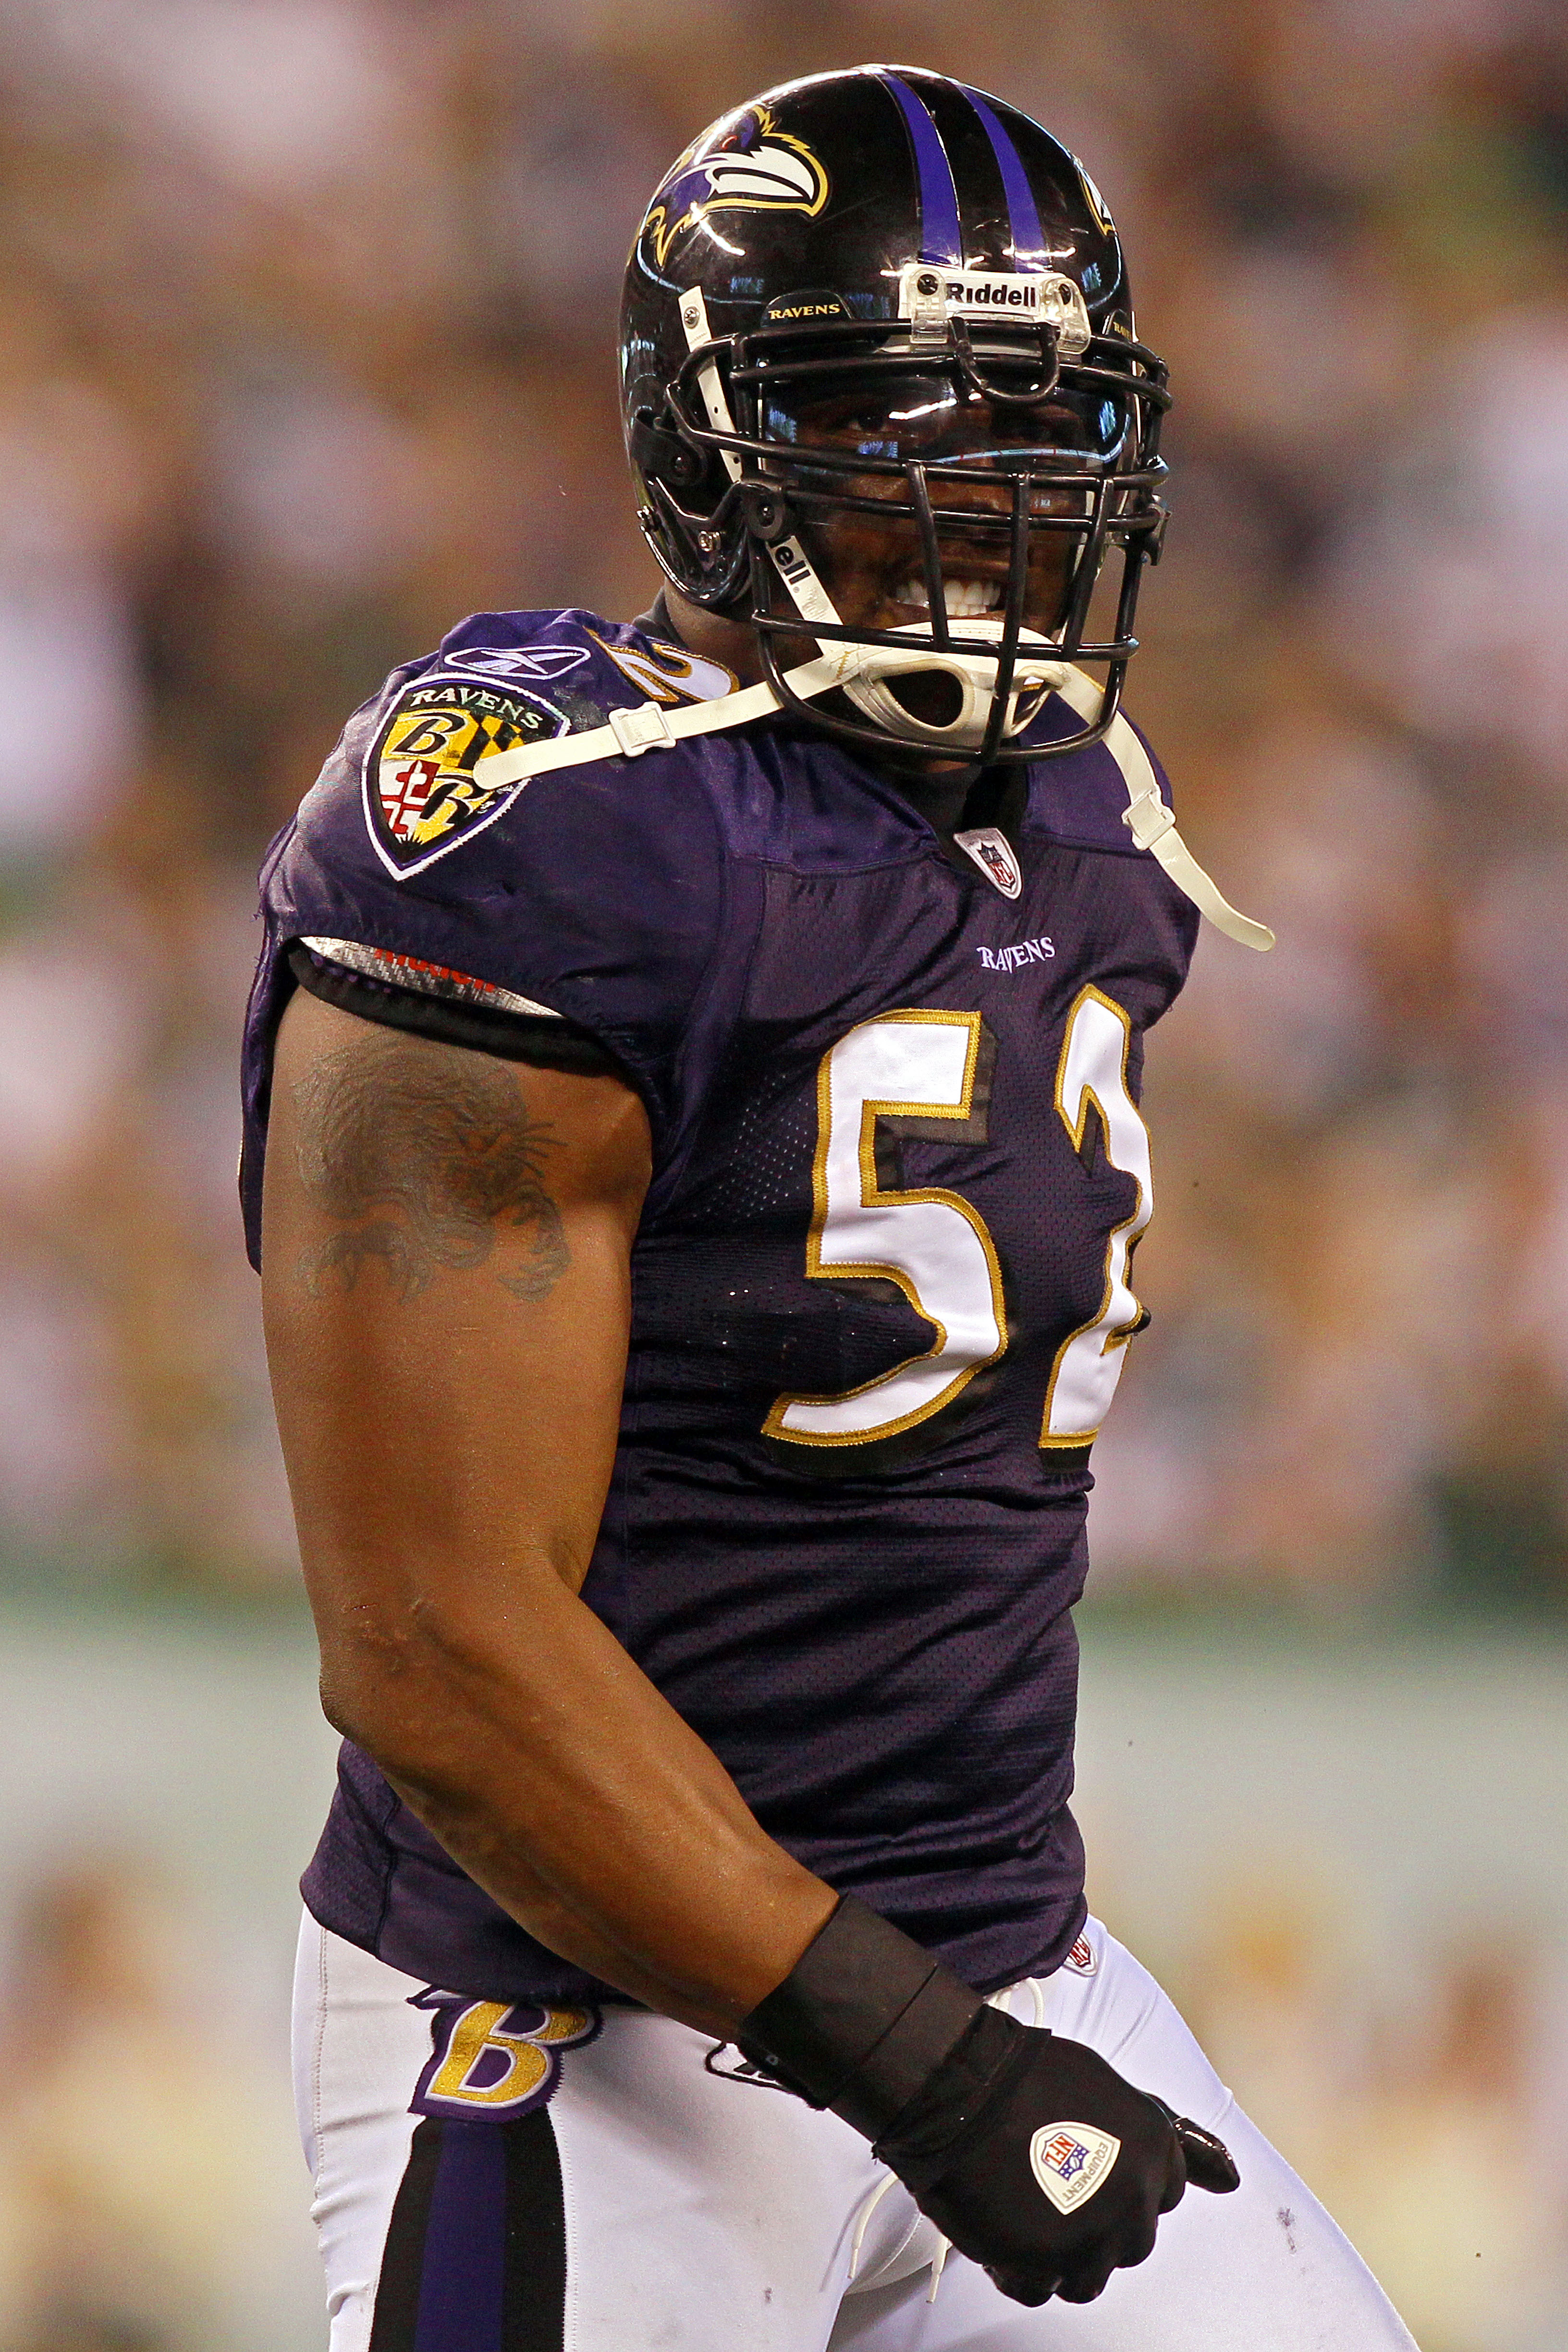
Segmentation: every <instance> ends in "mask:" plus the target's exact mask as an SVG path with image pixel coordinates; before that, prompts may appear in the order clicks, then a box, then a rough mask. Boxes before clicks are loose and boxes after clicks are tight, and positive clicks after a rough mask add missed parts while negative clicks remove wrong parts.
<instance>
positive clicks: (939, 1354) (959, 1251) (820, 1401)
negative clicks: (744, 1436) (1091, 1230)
mask: <svg viewBox="0 0 1568 2352" xmlns="http://www.w3.org/2000/svg"><path fill="white" fill-rule="evenodd" d="M983 1035H984V1032H983V1029H982V1024H981V1017H980V1015H979V1013H942V1012H930V1011H924V1010H918V1011H917V1010H911V1011H909V1012H898V1013H882V1014H880V1015H879V1017H878V1018H877V1019H876V1020H874V1021H866V1022H862V1023H861V1024H860V1025H859V1027H858V1028H856V1029H851V1030H850V1031H849V1032H848V1034H847V1035H846V1036H843V1037H841V1038H840V1039H839V1040H838V1042H837V1045H834V1046H833V1047H831V1049H830V1050H829V1051H828V1052H827V1053H826V1054H825V1055H823V1058H822V1065H821V1068H820V1070H819V1072H818V1074H817V1139H816V1160H815V1162H814V1166H813V1171H812V1189H813V1195H814V1200H813V1213H812V1220H811V1231H810V1234H809V1237H808V1239H807V1242H806V1265H805V1270H806V1273H807V1275H808V1276H812V1277H814V1278H816V1279H818V1280H826V1281H835V1282H842V1281H844V1280H845V1279H847V1278H848V1279H854V1278H855V1277H856V1276H881V1277H882V1279H883V1280H890V1281H892V1282H895V1283H897V1285H898V1286H899V1288H900V1290H901V1291H902V1292H903V1294H904V1296H905V1297H906V1298H907V1299H908V1300H909V1302H910V1306H911V1307H913V1308H914V1310H915V1312H916V1313H917V1314H918V1315H921V1316H922V1317H923V1318H925V1320H926V1321H927V1322H928V1323H929V1324H931V1327H932V1329H933V1332H934V1334H935V1337H934V1339H933V1340H932V1342H931V1347H930V1348H928V1349H926V1351H925V1353H924V1354H923V1355H920V1356H910V1357H909V1358H907V1359H906V1360H905V1361H904V1362H902V1363H900V1364H895V1365H894V1366H893V1367H892V1369H891V1370H889V1371H886V1372H881V1373H879V1375H878V1376H877V1378H876V1379H875V1380H871V1381H865V1382H863V1383H862V1385H861V1386H860V1387H859V1388H856V1389H850V1390H847V1391H846V1392H845V1393H844V1394H842V1395H840V1396H792V1395H785V1396H781V1397H778V1398H776V1399H775V1401H774V1402H773V1410H772V1411H771V1412H770V1413H769V1414H768V1417H767V1420H766V1421H765V1423H763V1428H764V1430H765V1432H766V1433H767V1434H768V1435H769V1436H770V1437H775V1438H782V1439H784V1440H785V1441H786V1442H789V1443H792V1444H797V1445H811V1446H824V1445H831V1446H847V1445H868V1444H875V1443H876V1442H877V1441H878V1440H879V1439H883V1438H889V1437H896V1436H898V1435H900V1433H902V1432H903V1431H904V1430H907V1429H912V1428H913V1427H914V1426H915V1425H916V1424H917V1423H920V1422H922V1421H928V1420H930V1418H931V1415H932V1414H933V1413H938V1412H941V1411H942V1408H943V1406H945V1405H948V1404H951V1403H952V1400H953V1399H954V1398H955V1397H956V1396H957V1395H958V1394H959V1393H960V1391H962V1390H963V1389H964V1388H965V1387H967V1385H968V1383H969V1382H970V1381H972V1380H973V1378H974V1375H975V1374H976V1372H978V1371H981V1370H984V1367H985V1366H986V1365H987V1364H994V1363H995V1362H996V1360H997V1359H998V1358H999V1357H1001V1356H1002V1355H1004V1354H1005V1351H1006V1348H1007V1318H1006V1309H1005V1305H1004V1302H1003V1291H1002V1272H1001V1267H1000V1265H999V1264H998V1261H997V1256H996V1248H995V1244H994V1242H993V1240H992V1238H991V1235H990V1234H989V1233H988V1232H987V1230H986V1227H985V1222H984V1218H983V1217H981V1215H980V1214H979V1213H978V1211H977V1210H975V1209H974V1208H973V1206H972V1205H971V1203H970V1202H967V1201H965V1200H964V1199H963V1197H962V1195H961V1194H959V1193H957V1192H946V1191H943V1190H942V1189H941V1188H940V1187H936V1186H927V1187H922V1188H921V1189H918V1190H915V1191H903V1190H892V1189H888V1188H886V1187H885V1186H884V1185H883V1184H882V1182H881V1181H880V1179H879V1170H878V1155H877V1137H878V1129H879V1123H884V1124H885V1126H886V1128H887V1129H889V1130H891V1131H894V1132H896V1131H898V1129H902V1130H903V1131H904V1132H905V1133H911V1132H912V1133H917V1134H925V1135H935V1136H941V1137H946V1136H948V1135H951V1137H952V1140H953V1141H954V1142H957V1141H960V1140H961V1139H963V1137H964V1134H965V1130H966V1129H967V1130H968V1131H969V1133H970V1134H972V1135H973V1136H974V1137H975V1139H976V1140H978V1139H979V1134H978V1132H977V1130H976V1106H975V1094H976V1082H977V1078H978V1077H979V1075H980V1070H981V1055H982V1043H983ZM1130 1043H1131V1023H1130V1021H1129V1019H1128V1016H1127V1014H1126V1013H1124V1012H1123V1011H1122V1009H1121V1006H1120V1005H1119V1004H1117V1003H1114V1002H1113V1000H1112V999H1111V998H1110V997H1109V996H1106V995H1103V994H1102V993H1101V992H1100V990H1099V989H1098V988H1094V987H1086V988H1084V989H1082V990H1080V991H1079V995H1078V997H1077V999H1076V1001H1075V1003H1074V1004H1073V1008H1072V1011H1071V1012H1070V1013H1069V1014H1068V1023H1067V1031H1066V1034H1065V1035H1064V1037H1063V1040H1062V1049H1061V1055H1060V1057H1059V1059H1058V1065H1057V1085H1056V1107H1057V1111H1058V1116H1059V1118H1061V1121H1062V1123H1063V1125H1064V1126H1065V1127H1066V1129H1067V1131H1068V1135H1069V1136H1070V1137H1071V1139H1072V1143H1073V1149H1074V1150H1075V1151H1079V1150H1081V1149H1082V1147H1083V1141H1084V1137H1085V1133H1086V1129H1087V1125H1088V1119H1089V1108H1090V1106H1091V1105H1092V1106H1093V1108H1095V1109H1096V1110H1097V1111H1098V1112H1099V1114H1100V1131H1101V1134H1102V1136H1103V1138H1104V1143H1105V1152H1106V1157H1107V1159H1108V1160H1110V1164H1111V1166H1112V1167H1113V1168H1116V1169H1119V1170H1121V1172H1122V1173H1123V1174H1125V1175H1128V1176H1131V1178H1132V1180H1133V1181H1134V1183H1135V1185H1136V1186H1137V1198H1136V1201H1135V1203H1134V1206H1133V1210H1132V1213H1131V1216H1129V1217H1126V1218H1124V1219H1123V1220H1122V1222H1121V1223H1120V1224H1118V1225H1116V1226H1114V1227H1113V1228H1112V1230H1111V1232H1110V1236H1109V1238H1108V1240H1107V1243H1106V1250H1105V1281H1104V1291H1103V1296H1102V1297H1101V1300H1100V1311H1099V1313H1098V1314H1097V1315H1096V1316H1095V1317H1094V1318H1092V1319H1091V1320H1090V1321H1089V1322H1087V1323H1085V1324H1083V1325H1081V1326H1080V1327H1079V1329H1078V1330H1076V1331H1073V1332H1071V1333H1069V1335H1068V1338H1067V1339H1065V1340H1064V1341H1063V1342H1062V1344H1061V1346H1060V1347H1059V1348H1058V1350H1057V1355H1056V1360H1055V1362H1054V1363H1053V1365H1052V1367H1051V1374H1050V1379H1049V1381H1048V1382H1047V1389H1046V1400H1045V1412H1044V1414H1043V1416H1042V1421H1041V1427H1040V1444H1042V1445H1043V1446H1047V1447H1064V1448H1066V1447H1082V1446H1085V1445H1087V1444H1089V1442H1090V1440H1091V1439H1092V1438H1093V1437H1094V1435H1095V1434H1096V1433H1097V1431H1098V1430H1099V1428H1100V1423H1101V1422H1102V1421H1103V1420H1104V1418H1105V1415H1106V1412H1107V1411H1108V1409H1109V1407H1110V1400H1111V1397H1112V1395H1113V1394H1114V1393H1115V1389H1116V1382H1117V1379H1118V1377H1119V1375H1120V1373H1121V1363H1122V1355H1123V1350H1124V1349H1125V1346H1126V1343H1127V1341H1128V1339H1130V1338H1131V1335H1132V1333H1133V1332H1134V1331H1135V1330H1136V1329H1137V1328H1138V1326H1139V1324H1140V1323H1141V1321H1142V1308H1141V1307H1140V1306H1139V1304H1138V1301H1137V1299H1136V1298H1135V1297H1133V1295H1132V1291H1131V1286H1130V1284H1129V1279H1128V1277H1129V1272H1130V1267H1131V1256H1132V1252H1133V1249H1134V1248H1135V1246H1136V1244H1137V1243H1138V1240H1139V1237H1140V1235H1141V1234H1142V1232H1143V1230H1144V1228H1145V1227H1146V1226H1147V1224H1148V1223H1149V1219H1150V1216H1151V1215H1152V1212H1153V1206H1154V1194H1153V1182H1152V1176H1151V1173H1150V1166H1149V1131H1148V1129H1147V1128H1146V1127H1145V1126H1144V1124H1143V1121H1142V1118H1140V1117H1139V1114H1138V1108H1137V1106H1136V1104H1135V1103H1134V1102H1133V1100H1132V1097H1131V1095H1130V1094H1129V1092H1128V1089H1127V1055H1128V1047H1129V1045H1130ZM936 1122H942V1124H940V1125H939V1124H936ZM950 1122H951V1124H949V1123H950Z"/></svg>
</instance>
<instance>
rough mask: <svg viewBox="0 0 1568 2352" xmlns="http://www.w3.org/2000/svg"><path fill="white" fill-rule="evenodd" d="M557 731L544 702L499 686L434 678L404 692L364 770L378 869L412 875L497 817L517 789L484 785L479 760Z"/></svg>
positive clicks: (558, 724)
mask: <svg viewBox="0 0 1568 2352" xmlns="http://www.w3.org/2000/svg"><path fill="white" fill-rule="evenodd" d="M566 726H567V721H566V719H565V717H564V715H563V713H562V712H561V711H559V710H557V709H554V708H553V707H552V705H551V704H550V703H548V702H543V701H542V700H541V699H540V698H539V697H538V696H537V695H532V694H525V693H524V692H523V691H522V690H521V688H519V687H516V686H510V685H506V686H503V685H501V684H500V682H499V681H498V682H497V683H496V684H495V685H488V686H487V685H479V684H478V683H476V682H474V681H472V680H470V679H468V678H455V677H443V678H437V679H436V680H434V681H422V682H421V683H420V684H418V685H416V686H406V687H405V688H404V689H403V692H402V693H401V694H400V695H398V696H397V698H395V701H394V703H393V705H392V708H391V709H390V710H389V711H388V712H387V714H386V717H385V718H384V719H383V721H382V723H381V726H380V727H379V729H378V730H377V731H376V736H375V740H374V743H373V744H372V745H371V748H370V751H369V752H368V754H367V755H366V758H365V764H364V811H365V821H366V823H367V824H368V825H369V826H370V834H371V839H372V840H373V841H374V844H375V846H376V850H377V853H378V855H379V856H380V858H381V861H382V863H383V865H384V866H389V867H390V868H391V870H392V872H393V873H394V874H397V875H405V874H417V873H418V872H419V871H420V870H421V869H422V868H423V867H424V866H428V865H430V864H431V862H432V861H433V860H434V859H435V858H437V857H444V856H446V854H447V850H449V849H455V848H456V847H457V845H458V842H459V841H463V840H466V839H467V837H468V835H469V834H471V833H476V832H478V830H479V827H480V826H481V825H483V824H489V822H490V821H491V819H492V818H495V817H498V816H500V813H501V811H502V810H503V809H504V808H505V807H506V805H507V803H509V802H510V800H511V799H512V797H513V795H514V794H515V793H519V792H521V789H522V787H521V783H519V782H504V783H500V784H487V783H486V782H485V766H486V763H487V761H492V760H494V758H495V757H496V755H497V753H498V752H501V751H519V750H521V747H522V746H523V745H524V744H526V743H537V742H542V741H543V740H546V739H547V738H549V737H551V736H555V735H562V734H564V733H565V731H566Z"/></svg>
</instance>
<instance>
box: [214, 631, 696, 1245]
mask: <svg viewBox="0 0 1568 2352" xmlns="http://www.w3.org/2000/svg"><path fill="white" fill-rule="evenodd" d="M470 634H471V632H470ZM450 642H451V641H450V640H448V644H450ZM545 650H548V648H546V649H545ZM534 657H535V658H538V650H537V649H536V650H535V655H534ZM497 658H498V660H499V655H498V656H497ZM519 658H521V656H519ZM546 682H547V683H548V672H546ZM573 683H574V685H575V684H576V681H575V680H574V681H573ZM620 698H623V699H630V698H631V697H630V695H629V694H626V695H623V696H622V697H620ZM596 715H597V714H595V712H594V711H593V710H592V709H591V707H584V702H583V698H582V696H581V694H579V695H578V696H577V697H576V698H574V699H569V698H567V697H565V696H562V695H559V694H557V695H554V696H552V695H551V694H549V693H548V692H545V691H541V690H540V688H539V686H538V684H537V682H536V681H534V680H533V679H532V677H531V678H530V682H529V683H528V684H526V685H524V684H521V683H519V681H518V680H517V678H516V677H515V676H508V675H506V674H505V673H504V672H500V671H499V670H495V669H492V670H491V671H489V673H488V674H487V673H485V672H483V671H479V672H475V671H472V670H465V671H460V672H458V671H455V670H454V668H453V666H452V664H451V662H450V660H449V659H448V660H447V661H444V660H443V657H442V656H434V657H432V659H431V660H430V661H428V662H426V663H423V664H416V665H411V666H409V667H406V668H405V669H402V670H398V671H395V672H394V674H393V676H392V677H391V678H390V679H389V680H388V681H387V684H386V686H385V687H384V688H383V690H382V692H381V693H380V694H379V695H378V696H376V697H375V698H374V700H373V701H372V702H370V703H367V704H366V705H365V706H364V707H363V709H361V710H359V711H358V712H356V713H355V715H354V717H353V719H351V721H350V722H349V725H348V727H347V728H346V729H345V730H344V732H343V734H342V738H341V740H340V741H339V742H338V744H337V745H336V747H335V748H334V750H333V751H332V754H331V758H330V759H329V760H328V761H327V763H326V766H325V768H324V769H323V770H322V772H321V777H320V778H319V780H318V782H316V784H315V785H314V787H313V788H312V790H311V791H310V793H308V794H307V795H306V798H305V800H304V802H303V803H302V805H301V807H300V813H299V815H298V817H297V818H296V819H295V821H294V822H293V824H290V825H289V826H288V827H287V828H285V830H284V832H283V833H282V834H281V835H279V839H278V841H277V842H276V843H275V844H274V845H273V848H272V850H271V852H270V854H269V856H268V860H267V863H266V865H265V866H264V867H263V871H262V884H261V917H262V922H263V929H264V936H263V940H262V946H261V952H260V956H259V960H258V969H257V974H256V981H255V985H254V987H253V990H252V992H251V1001H250V1005H249V1010H248V1013H247V1024H246V1044H245V1063H244V1096H245V1118H246V1137H245V1151H244V1157H243V1159H242V1162H241V1196H242V1202H243V1205H244V1209H245V1216H246V1227H247V1244H248V1247H249V1251H250V1255H251V1258H252V1262H253V1263H259V1228H260V1196H261V1167H262V1159H263V1153H264V1148H265V1136H266V1122H267V1110H268V1093H269V1083H270V1066H271V1056H272V1045H273V1041H274V1039H275V1037H276V1034H277V1028H278V1023H279V1019H280V1017H281V1014H282V1012H283V1010H284V1007H285V1005H286V1004H287V1003H288V1001H289V996H290V995H291V994H292V992H293V990H294V989H295V988H296V987H297V986H300V985H303V986H305V987H307V988H309V989H310V991H311V992H312V993H314V994H317V995H320V996H324V997H327V998H328V999H329V1000H330V1001H332V1002H336V1003H341V1004H342V1005H344V1006H345V1007H347V1009H349V1010H352V1011H354V1012H356V1013H363V1014H365V1015H366V1016H367V1017H369V1018H371V1019H374V1020H381V1021H384V1022H387V1023H389V1024H392V1025H394V1026H400V1027H405V1028H416V1029H419V1030H422V1031H423V1032H424V1033H425V1034H432V1035H436V1036H440V1037H444V1038H446V1039H447V1041H448V1042H451V1043H454V1044H458V1045H474V1046H478V1047H479V1048H480V1049H481V1050H484V1051H488V1052H491V1053H494V1052H504V1053H508V1054H510V1055H511V1057H512V1058H516V1059H521V1060H535V1061H543V1062H546V1063H549V1064H551V1065H552V1066H557V1067H565V1068H579V1069H582V1068H588V1069H593V1068H597V1069H611V1070H614V1071H616V1072H617V1073H618V1074H619V1075H620V1076H623V1077H624V1078H625V1079H626V1082H627V1083H628V1084H629V1085H630V1086H632V1087H635V1089H636V1090H637V1093H638V1094H639V1095H640V1096H641V1097H642V1099H643V1102H644V1104H645V1106H646V1108H647V1114H648V1119H649V1124H650V1127H651V1129H652V1132H653V1139H654V1151H655V1174H656V1182H657V1180H658V1171H659V1170H660V1167H661V1165H663V1164H667V1163H668V1161H669V1160H670V1159H671V1157H672V1155H674V1154H675V1153H677V1152H678V1151H679V1148H680V1144H681V1140H682V1139H683V1137H684V1135H685V1134H686V1132H687V1130H688V1129H689V1125H690V1122H691V1120H692V1118H694V1117H695V1116H696V1115H697V1113H698V1110H699V1108H700V1105H699V1101H698V1097H699V1096H700V1072H701V1067H702V1066H703V1056H702V1055H701V1054H700V1053H697V1054H695V1055H694V1054H693V1053H692V1051H691V1046H692V1042H693V1038H694V1036H700V1034H702V1015H703V1012H704V1008H705V1006H706V1003H707V1000H708V995H709V981H710V973H711V972H712V971H713V969H714V967H715V964H716V962H717V961H718V960H719V951H720V949H721V943H722V940H723V939H724V936H725V930H726V920H727V905H726V898H727V891H726V860H725V856H724V851H723V843H722V839H721V830H720V826H719V823H718V819H717V816H716V814H715V813H714V808H713V803H712V801H711V798H710V793H709V792H708V790H707V788H706V786H705V784H704V782H703V778H702V774H701V772H700V768H699V767H698V766H697V765H696V764H695V763H693V762H691V761H688V760H687V759H686V758H684V757H683V756H682V754H681V752H680V751H671V752H668V753H664V754H662V755H658V756H654V757H645V758H643V759H641V760H638V761H627V760H624V759H615V760H605V761H597V762H595V763H593V764H591V765H585V766H582V767H576V768H566V769H563V770H560V771H556V772H547V773H545V774H543V775H539V776H536V777H534V778H532V779H531V781H529V782H524V783H522V784H521V785H515V786H508V785H506V784H504V783H503V784H502V785H501V786H500V787H499V788H490V789H489V791H487V788H486V783H485V773H484V771H485V761H486V759H487V758H488V756H489V753H490V751H497V750H500V751H506V750H510V749H512V748H513V747H514V746H515V745H517V744H518V743H520V742H523V741H527V740H532V739H535V738H537V737H538V736H540V735H542V734H546V733H548V734H559V733H562V732H564V731H567V730H568V729H569V728H572V727H581V726H583V725H584V724H585V723H594V719H595V717H596Z"/></svg>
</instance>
